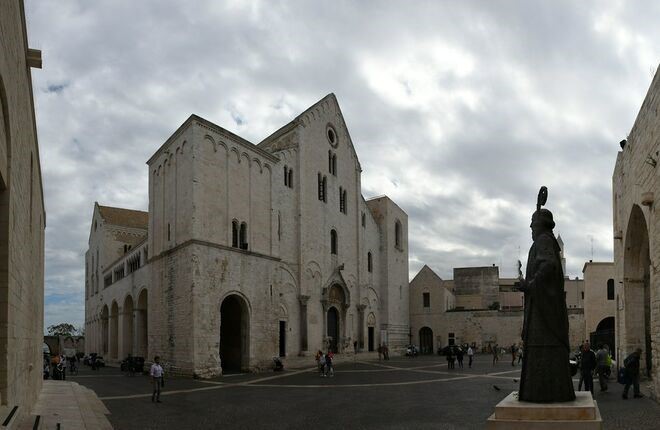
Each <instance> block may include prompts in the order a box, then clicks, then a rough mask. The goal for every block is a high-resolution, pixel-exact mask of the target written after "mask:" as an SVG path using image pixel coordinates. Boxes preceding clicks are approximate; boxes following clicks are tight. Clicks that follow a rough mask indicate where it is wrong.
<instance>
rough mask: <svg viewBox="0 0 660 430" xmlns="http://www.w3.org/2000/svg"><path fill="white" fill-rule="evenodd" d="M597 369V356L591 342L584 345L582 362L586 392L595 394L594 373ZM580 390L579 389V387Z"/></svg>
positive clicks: (581, 371)
mask: <svg viewBox="0 0 660 430" xmlns="http://www.w3.org/2000/svg"><path fill="white" fill-rule="evenodd" d="M595 368H596V354H595V353H594V352H593V351H592V350H591V346H590V345H589V341H585V342H584V343H583V344H582V360H581V361H580V375H581V377H582V380H583V381H584V391H591V394H592V395H593V393H594V377H593V371H594V369H595ZM578 388H579V387H578Z"/></svg>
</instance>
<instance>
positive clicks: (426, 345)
mask: <svg viewBox="0 0 660 430" xmlns="http://www.w3.org/2000/svg"><path fill="white" fill-rule="evenodd" d="M419 351H420V353H422V354H433V330H431V329H430V328H429V327H422V328H420V329H419Z"/></svg>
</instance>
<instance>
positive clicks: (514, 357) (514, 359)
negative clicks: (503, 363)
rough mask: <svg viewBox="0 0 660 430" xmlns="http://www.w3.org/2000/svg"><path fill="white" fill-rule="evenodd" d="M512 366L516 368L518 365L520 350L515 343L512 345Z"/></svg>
mask: <svg viewBox="0 0 660 430" xmlns="http://www.w3.org/2000/svg"><path fill="white" fill-rule="evenodd" d="M510 350H511V365H512V366H515V365H516V352H517V351H518V348H516V344H515V343H513V344H511V348H510Z"/></svg>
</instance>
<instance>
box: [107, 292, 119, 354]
mask: <svg viewBox="0 0 660 430" xmlns="http://www.w3.org/2000/svg"><path fill="white" fill-rule="evenodd" d="M109 325H110V330H109V331H110V338H109V339H108V344H109V346H110V358H114V359H115V360H116V359H118V358H119V305H117V302H116V301H113V302H112V306H111V307H110V324H109Z"/></svg>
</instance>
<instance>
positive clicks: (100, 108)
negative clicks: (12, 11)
mask: <svg viewBox="0 0 660 430" xmlns="http://www.w3.org/2000/svg"><path fill="white" fill-rule="evenodd" d="M26 14H27V20H28V32H29V39H30V45H31V47H33V48H37V49H41V50H42V51H43V60H44V65H43V69H42V70H34V71H33V79H34V95H35V99H36V113H37V122H38V132H39V142H40V146H41V163H42V169H43V177H44V188H45V194H46V210H47V217H48V226H47V241H46V321H45V323H46V326H48V325H49V324H52V323H56V322H61V321H68V322H72V323H74V324H78V325H80V324H81V323H82V322H83V319H84V313H83V308H84V252H85V250H86V248H87V238H88V234H89V224H90V219H91V215H92V208H93V204H94V201H98V202H99V203H101V204H106V205H113V206H121V207H127V208H135V209H143V210H145V209H146V207H147V168H146V165H145V162H146V160H147V159H148V158H149V157H150V156H151V154H153V152H154V151H155V150H156V149H157V148H158V147H159V146H160V145H161V144H162V143H163V142H164V141H165V139H166V138H167V137H168V136H169V135H170V134H171V133H172V132H173V131H174V130H175V129H176V128H177V127H178V126H179V125H180V124H181V123H182V122H183V121H184V120H185V119H186V118H187V117H188V116H189V115H190V114H191V113H195V114H197V115H200V116H202V117H204V118H206V119H208V120H210V121H212V122H215V123H216V124H219V125H221V126H223V127H225V128H227V129H229V130H231V131H233V132H235V133H237V134H239V135H241V136H243V137H245V138H246V139H248V140H250V141H252V142H258V141H260V140H261V139H263V138H264V137H265V136H267V135H268V134H270V133H271V132H273V131H274V130H276V129H277V128H278V127H279V126H281V125H283V124H285V123H286V122H288V121H290V120H291V119H292V118H293V117H295V116H296V115H297V114H298V113H300V112H301V111H303V110H304V109H305V108H307V107H308V106H309V105H311V104H313V103H314V102H316V101H317V100H319V99H321V98H322V97H323V96H325V95H326V94H328V93H330V92H334V93H335V94H336V95H337V98H338V100H339V103H340V105H341V107H342V110H343V113H344V116H345V118H346V122H347V124H348V127H349V130H350V132H351V135H352V138H353V141H354V143H355V146H356V150H357V152H358V155H359V157H360V161H361V163H362V168H363V173H362V181H363V187H364V189H363V194H364V196H365V198H369V197H373V196H376V195H380V194H387V195H388V196H390V197H391V198H392V199H394V200H395V201H396V202H397V203H398V204H399V205H400V206H401V207H402V208H403V209H404V210H405V211H406V212H407V213H408V215H409V224H410V232H409V240H410V272H411V275H414V274H415V273H416V272H417V270H419V268H421V266H422V265H423V264H428V265H429V266H430V267H431V268H432V269H434V270H435V271H437V272H438V273H439V274H440V276H442V277H443V278H451V276H452V268H453V267H460V266H470V265H490V264H493V263H494V264H497V265H499V266H500V267H501V272H502V273H503V274H504V275H508V276H510V275H513V274H514V273H515V262H516V260H517V259H518V258H519V257H520V258H521V259H523V260H524V257H525V256H526V252H527V249H528V247H529V245H530V244H531V240H530V237H529V236H530V234H529V229H528V226H529V216H530V214H531V212H532V210H533V209H534V204H535V200H536V193H537V191H538V188H539V186H540V185H546V186H548V188H549V190H550V197H549V200H548V208H549V209H551V210H552V211H553V212H554V214H555V219H556V220H557V228H556V230H555V232H558V233H560V234H561V236H562V237H563V238H564V241H565V243H566V254H567V259H568V274H570V275H571V276H572V277H574V276H581V275H582V274H581V270H582V265H583V263H584V261H585V260H589V259H591V258H592V253H593V259H594V260H599V261H602V260H611V258H612V227H611V219H612V215H611V213H612V209H611V175H612V169H613V166H614V161H615V157H616V154H617V150H618V149H619V145H618V142H619V141H620V140H621V139H623V138H625V137H626V135H627V133H628V132H629V131H630V128H631V126H632V123H633V121H634V119H635V116H636V114H637V111H638V110H639V107H640V105H641V103H642V101H643V98H644V96H645V94H646V91H647V89H648V86H649V84H650V82H651V79H652V77H653V73H654V71H655V69H656V67H657V65H658V60H659V58H660V44H658V43H654V41H658V40H660V27H659V26H658V25H657V17H658V16H660V3H658V2H646V3H644V2H634V1H631V2H625V3H624V2H622V1H579V2H575V1H553V2H533V1H486V0H483V1H479V2H477V1H460V2H458V1H434V2H431V1H419V2H411V1H400V2H397V1H387V2H385V1H383V2H376V1H354V2H348V1H332V2H312V1H306V2H305V1H292V0H289V1H286V2H277V1H226V2H221V1H195V2H184V1H171V0H167V1H164V0H159V1H146V0H141V1H134V0H133V1H125V0H97V1H94V2H88V1H83V0H78V1H73V0H72V1H68V0H65V1H62V0H39V1H36V0H28V1H26ZM592 248H593V251H592Z"/></svg>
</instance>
